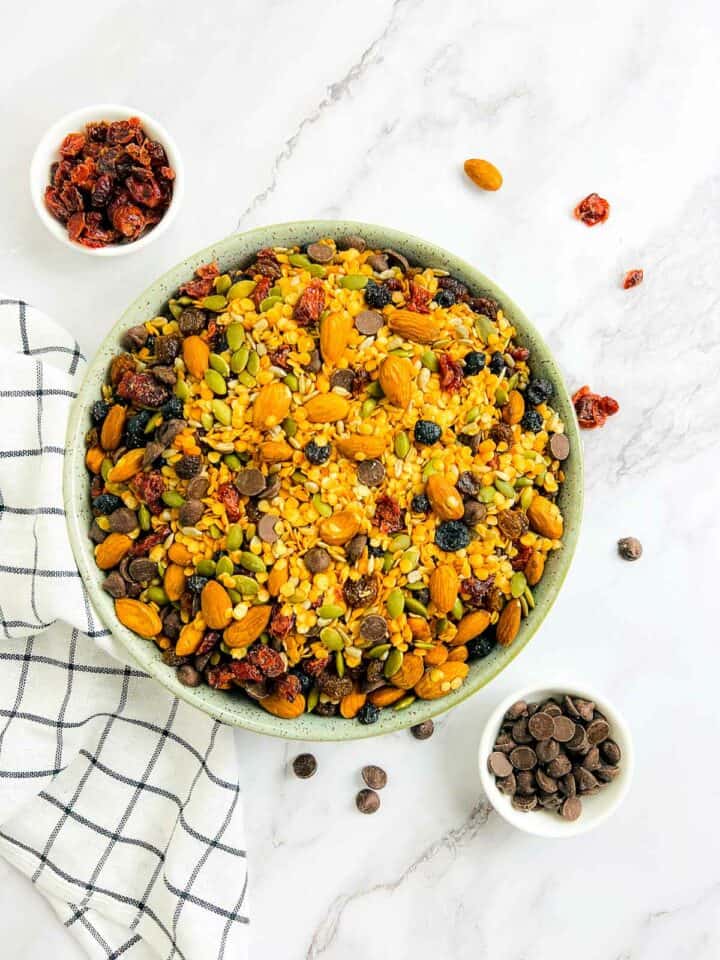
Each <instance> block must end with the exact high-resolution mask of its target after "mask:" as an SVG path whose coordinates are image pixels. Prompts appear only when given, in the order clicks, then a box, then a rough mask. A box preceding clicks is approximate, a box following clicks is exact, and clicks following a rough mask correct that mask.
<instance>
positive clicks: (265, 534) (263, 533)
mask: <svg viewBox="0 0 720 960" xmlns="http://www.w3.org/2000/svg"><path fill="white" fill-rule="evenodd" d="M279 519H280V518H279V517H276V516H275V514H274V513H265V514H263V516H262V517H261V519H260V520H259V522H258V525H257V534H258V536H259V537H260V539H261V540H262V541H263V542H264V543H275V541H276V540H277V539H278V534H277V532H276V530H275V526H276V525H277V522H278V520H279Z"/></svg>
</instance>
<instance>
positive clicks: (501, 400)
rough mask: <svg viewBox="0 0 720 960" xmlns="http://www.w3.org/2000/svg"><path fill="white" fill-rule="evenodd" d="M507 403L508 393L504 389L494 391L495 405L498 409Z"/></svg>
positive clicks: (499, 388)
mask: <svg viewBox="0 0 720 960" xmlns="http://www.w3.org/2000/svg"><path fill="white" fill-rule="evenodd" d="M507 402H508V392H507V390H506V389H505V388H504V387H498V388H497V390H496V391H495V403H496V404H497V405H498V407H504V406H505V404H506V403H507Z"/></svg>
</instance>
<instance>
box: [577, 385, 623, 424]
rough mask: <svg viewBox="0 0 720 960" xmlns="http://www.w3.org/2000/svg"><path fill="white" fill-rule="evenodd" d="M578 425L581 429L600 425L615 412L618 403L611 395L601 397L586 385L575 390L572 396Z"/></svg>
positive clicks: (617, 408)
mask: <svg viewBox="0 0 720 960" xmlns="http://www.w3.org/2000/svg"><path fill="white" fill-rule="evenodd" d="M572 402H573V406H574V407H575V414H576V416H577V419H578V425H579V426H580V427H582V428H583V430H594V429H595V428H596V427H602V426H603V424H604V423H605V421H606V420H607V418H608V417H611V416H612V415H613V414H615V413H617V412H618V410H619V409H620V404H619V403H618V402H617V400H614V399H613V398H612V397H601V396H600V395H599V394H597V393H593V392H592V391H591V390H590V387H588V386H587V385H586V386H584V387H580V389H579V390H576V391H575V393H574V394H573V397H572Z"/></svg>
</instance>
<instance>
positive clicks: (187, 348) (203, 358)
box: [183, 335, 210, 380]
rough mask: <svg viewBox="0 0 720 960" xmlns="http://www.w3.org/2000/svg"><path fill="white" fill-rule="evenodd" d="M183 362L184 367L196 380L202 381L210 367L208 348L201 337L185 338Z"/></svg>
mask: <svg viewBox="0 0 720 960" xmlns="http://www.w3.org/2000/svg"><path fill="white" fill-rule="evenodd" d="M183 360H184V361H185V366H186V367H187V369H188V370H189V371H190V373H191V374H192V375H193V377H195V378H196V380H202V378H203V377H204V376H205V371H206V370H207V368H208V366H209V365H210V347H208V345H207V343H206V342H205V341H204V340H203V339H202V337H197V336H194V335H193V336H192V337H185V339H184V340H183Z"/></svg>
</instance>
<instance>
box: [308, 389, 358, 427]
mask: <svg viewBox="0 0 720 960" xmlns="http://www.w3.org/2000/svg"><path fill="white" fill-rule="evenodd" d="M304 410H305V414H306V416H307V418H308V420H309V421H310V423H336V422H337V421H338V420H344V419H345V417H347V415H348V413H349V411H350V404H349V403H348V401H347V400H346V399H345V397H341V396H340V394H338V393H318V394H316V395H315V396H314V397H310V399H309V400H308V401H307V402H306V403H305V406H304Z"/></svg>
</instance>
